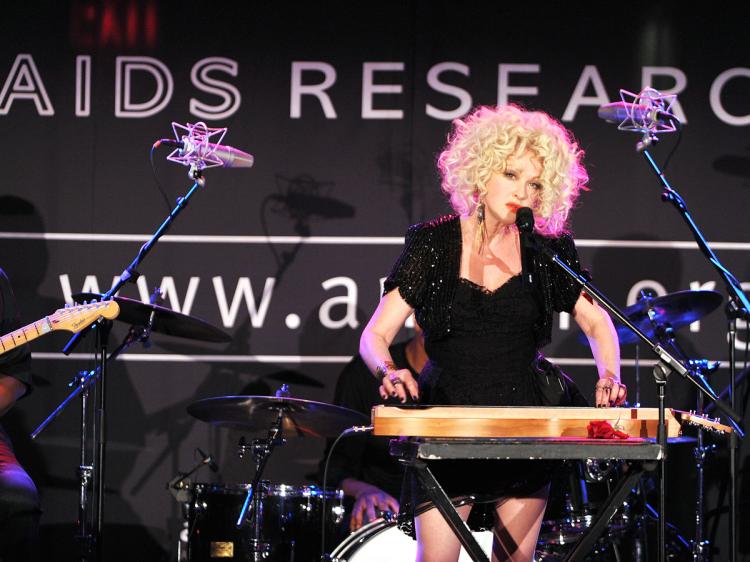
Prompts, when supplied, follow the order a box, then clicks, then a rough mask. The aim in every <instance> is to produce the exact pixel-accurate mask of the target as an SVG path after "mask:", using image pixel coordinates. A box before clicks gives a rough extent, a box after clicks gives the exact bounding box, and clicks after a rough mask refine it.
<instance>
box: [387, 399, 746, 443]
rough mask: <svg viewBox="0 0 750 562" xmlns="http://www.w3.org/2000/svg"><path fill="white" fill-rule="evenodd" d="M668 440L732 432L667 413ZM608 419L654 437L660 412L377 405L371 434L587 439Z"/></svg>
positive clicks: (636, 433)
mask: <svg viewBox="0 0 750 562" xmlns="http://www.w3.org/2000/svg"><path fill="white" fill-rule="evenodd" d="M665 413H666V425H667V437H677V436H679V435H680V432H681V422H687V423H693V424H698V425H701V426H703V427H704V428H707V429H712V430H714V431H719V432H722V433H729V432H731V431H732V429H731V428H730V427H728V426H726V425H722V424H720V423H718V421H717V420H710V419H707V418H702V417H700V416H697V415H695V414H693V413H688V412H681V411H679V410H673V409H671V408H667V409H666V412H665ZM593 421H606V422H608V423H609V424H610V425H611V426H612V428H613V429H615V430H617V431H621V432H623V433H627V434H628V435H629V436H631V437H636V438H650V439H654V438H656V430H657V426H658V422H659V411H658V409H657V408H564V407H533V406H529V407H526V406H492V407H488V406H411V405H409V406H385V405H380V406H375V407H374V408H373V409H372V425H373V435H381V436H402V435H403V436H410V437H441V438H450V437H456V438H464V439H473V438H504V437H529V438H536V437H539V438H551V437H563V438H565V437H574V438H587V437H588V435H589V433H588V425H589V423H591V422H593Z"/></svg>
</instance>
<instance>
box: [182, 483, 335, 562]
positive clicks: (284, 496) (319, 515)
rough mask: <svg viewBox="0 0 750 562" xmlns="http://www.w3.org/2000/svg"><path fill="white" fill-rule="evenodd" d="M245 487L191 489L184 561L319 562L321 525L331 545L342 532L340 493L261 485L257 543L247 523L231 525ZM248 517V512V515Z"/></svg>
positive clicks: (234, 520) (198, 484)
mask: <svg viewBox="0 0 750 562" xmlns="http://www.w3.org/2000/svg"><path fill="white" fill-rule="evenodd" d="M248 489H250V485H249V484H228V485H227V484H225V485H216V484H201V483H196V484H194V485H193V490H192V495H193V498H192V502H191V505H190V514H189V535H188V552H189V555H188V559H189V560H190V562H211V561H213V560H216V559H217V558H222V559H226V560H237V561H243V562H245V561H250V560H255V559H263V560H266V561H268V562H318V561H319V560H320V546H321V545H320V534H321V531H322V529H323V527H324V526H325V529H326V537H327V538H328V540H330V541H331V543H333V544H335V542H336V541H338V540H341V538H342V537H343V536H344V535H345V533H346V520H345V518H344V507H343V503H342V501H343V492H342V491H341V490H336V491H325V492H324V491H322V490H320V489H319V488H317V487H316V486H290V485H287V484H269V483H268V482H264V483H263V487H262V491H261V496H262V500H261V505H262V509H263V516H262V517H263V524H262V526H261V529H260V535H261V539H260V540H261V543H260V544H256V543H255V541H254V540H253V532H252V529H251V525H250V522H249V521H248V520H247V519H246V521H245V524H244V525H243V526H242V527H240V528H239V529H238V528H237V527H236V525H235V522H236V520H237V517H238V516H239V514H240V510H241V509H242V505H243V503H244V501H245V497H246V495H247V491H248ZM248 515H249V514H248Z"/></svg>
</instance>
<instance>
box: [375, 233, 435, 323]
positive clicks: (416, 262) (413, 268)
mask: <svg viewBox="0 0 750 562" xmlns="http://www.w3.org/2000/svg"><path fill="white" fill-rule="evenodd" d="M428 229H429V227H428V226H427V225H425V224H415V225H412V226H410V227H409V230H407V232H406V239H405V243H404V249H403V251H402V252H401V255H400V256H399V258H398V259H397V260H396V263H395V264H394V265H393V269H392V270H391V273H390V275H388V277H387V278H386V280H385V283H384V286H383V294H384V295H385V294H386V293H389V292H391V291H392V290H393V289H395V288H398V292H399V293H400V294H401V297H402V298H403V299H404V300H405V301H406V302H407V304H408V305H409V306H411V307H412V308H421V307H422V305H423V304H424V300H425V296H426V293H427V288H428V286H429V283H430V277H429V269H430V263H431V257H432V256H431V253H432V252H433V251H434V249H433V248H432V245H431V243H430V242H431V237H430V235H429V232H428Z"/></svg>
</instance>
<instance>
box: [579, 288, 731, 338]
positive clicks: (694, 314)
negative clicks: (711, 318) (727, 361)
mask: <svg viewBox="0 0 750 562" xmlns="http://www.w3.org/2000/svg"><path fill="white" fill-rule="evenodd" d="M723 300H724V299H723V297H722V296H721V294H720V293H717V292H716V291H677V292H675V293H669V294H667V295H663V296H661V297H653V298H651V299H642V300H639V301H638V302H636V303H635V304H633V305H631V306H629V307H627V308H626V309H624V310H623V312H624V313H625V315H626V316H627V317H628V318H629V319H630V321H631V322H633V324H635V325H636V327H637V328H638V329H639V330H640V331H641V332H643V333H644V334H646V335H647V336H648V337H650V338H653V337H654V336H655V335H656V327H655V325H657V324H662V325H668V326H671V327H672V329H674V330H677V329H678V328H682V327H683V326H687V325H688V324H692V323H693V322H695V321H696V320H700V319H701V318H703V317H704V316H706V315H707V314H709V313H710V312H713V311H714V310H715V309H716V308H717V307H718V306H719V305H720V304H721V302H722V301H723ZM649 311H651V315H652V316H653V320H652V319H651V318H650V317H649ZM613 320H614V319H613ZM615 328H616V330H617V337H618V339H619V340H620V343H621V344H628V343H636V342H638V341H640V338H639V337H638V336H636V335H635V333H634V332H632V331H631V330H630V328H628V327H627V326H625V325H624V324H622V323H620V322H617V320H615ZM579 341H581V342H582V343H588V340H587V339H586V335H585V334H583V333H581V334H580V336H579Z"/></svg>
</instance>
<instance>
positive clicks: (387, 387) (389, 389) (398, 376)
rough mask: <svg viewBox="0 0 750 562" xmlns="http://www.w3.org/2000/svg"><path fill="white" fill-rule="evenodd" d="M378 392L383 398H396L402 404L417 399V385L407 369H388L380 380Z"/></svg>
mask: <svg viewBox="0 0 750 562" xmlns="http://www.w3.org/2000/svg"><path fill="white" fill-rule="evenodd" d="M378 392H380V397H381V398H382V399H383V400H388V398H398V399H399V400H400V401H401V403H402V404H405V403H406V402H407V401H409V400H412V401H414V402H418V401H419V386H418V385H417V381H416V380H414V377H413V376H412V374H411V371H409V369H395V370H389V371H388V372H387V373H386V375H385V376H384V377H383V378H382V380H381V381H380V388H379V389H378Z"/></svg>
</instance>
